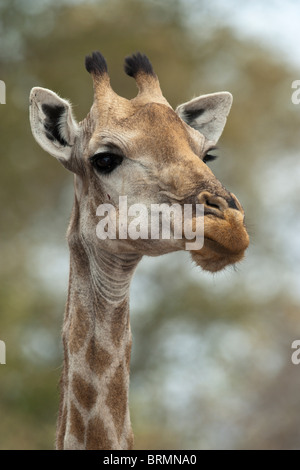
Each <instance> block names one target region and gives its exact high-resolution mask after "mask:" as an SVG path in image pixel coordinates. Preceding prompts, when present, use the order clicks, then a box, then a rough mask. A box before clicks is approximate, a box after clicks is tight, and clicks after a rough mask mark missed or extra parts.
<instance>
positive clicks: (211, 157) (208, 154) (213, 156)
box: [203, 153, 218, 163]
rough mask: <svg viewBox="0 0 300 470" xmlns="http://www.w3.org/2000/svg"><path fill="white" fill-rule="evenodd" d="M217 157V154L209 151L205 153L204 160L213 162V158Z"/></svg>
mask: <svg viewBox="0 0 300 470" xmlns="http://www.w3.org/2000/svg"><path fill="white" fill-rule="evenodd" d="M216 158H218V157H217V155H211V154H210V153H207V154H206V155H204V157H203V162H204V163H207V162H212V161H213V160H215V159H216Z"/></svg>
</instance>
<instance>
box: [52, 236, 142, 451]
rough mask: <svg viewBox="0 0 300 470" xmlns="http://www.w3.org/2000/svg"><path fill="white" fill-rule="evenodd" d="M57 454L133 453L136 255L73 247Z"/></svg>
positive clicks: (64, 341) (65, 329)
mask: <svg viewBox="0 0 300 470" xmlns="http://www.w3.org/2000/svg"><path fill="white" fill-rule="evenodd" d="M70 250H71V258H70V261H71V262H70V281H69V293H68V301H67V306H66V312H65V319H64V326H63V346H64V367H63V372H62V377H61V399H60V400H61V401H60V413H59V418H58V425H57V448H58V449H106V450H110V449H130V448H132V446H133V433H132V430H131V424H130V416H129V407H128V390H129V368H130V353H131V331H130V322H129V286H130V281H131V278H132V275H133V272H134V269H135V267H136V265H137V263H138V261H139V260H140V257H137V256H136V255H132V254H127V255H111V254H108V253H106V252H104V251H99V252H98V253H89V252H88V250H87V249H86V248H83V246H82V244H81V245H80V246H79V245H78V244H77V247H76V244H75V246H72V248H70Z"/></svg>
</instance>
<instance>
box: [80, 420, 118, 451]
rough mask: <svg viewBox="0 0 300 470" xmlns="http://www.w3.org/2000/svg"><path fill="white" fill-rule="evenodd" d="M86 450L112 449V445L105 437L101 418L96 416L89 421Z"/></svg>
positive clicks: (105, 432) (105, 433)
mask: <svg viewBox="0 0 300 470" xmlns="http://www.w3.org/2000/svg"><path fill="white" fill-rule="evenodd" d="M86 449H87V450H112V449H113V445H112V442H111V441H110V439H109V438H108V437H107V431H106V429H105V427H104V424H103V421H102V419H100V418H99V417H98V416H97V417H95V418H92V419H91V420H90V421H89V424H88V428H87V434H86Z"/></svg>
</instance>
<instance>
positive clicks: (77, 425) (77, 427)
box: [70, 403, 84, 444]
mask: <svg viewBox="0 0 300 470" xmlns="http://www.w3.org/2000/svg"><path fill="white" fill-rule="evenodd" d="M70 423H71V426H70V432H71V434H73V436H74V437H76V439H77V440H78V442H80V444H83V443H84V422H83V419H82V417H81V414H80V412H79V411H78V409H77V408H76V406H75V405H74V403H71V409H70Z"/></svg>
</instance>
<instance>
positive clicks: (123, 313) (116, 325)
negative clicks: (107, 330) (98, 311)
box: [111, 298, 129, 347]
mask: <svg viewBox="0 0 300 470" xmlns="http://www.w3.org/2000/svg"><path fill="white" fill-rule="evenodd" d="M128 330H129V307H128V300H127V298H125V299H124V300H123V301H122V302H121V303H120V304H119V305H118V306H117V307H116V308H115V309H114V311H113V314H112V316H111V337H112V340H113V343H114V345H115V346H117V347H119V346H120V344H121V343H122V340H123V339H124V335H125V334H128Z"/></svg>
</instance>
